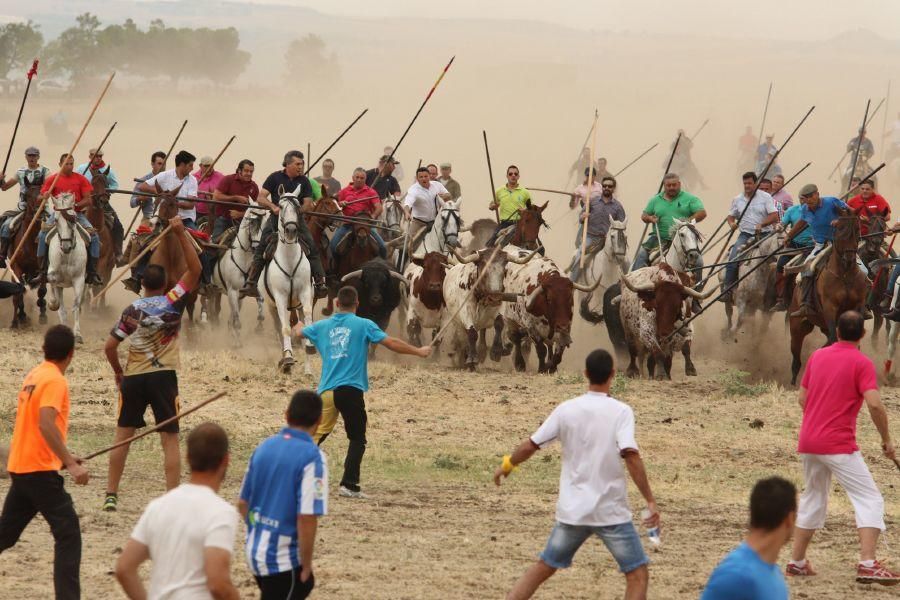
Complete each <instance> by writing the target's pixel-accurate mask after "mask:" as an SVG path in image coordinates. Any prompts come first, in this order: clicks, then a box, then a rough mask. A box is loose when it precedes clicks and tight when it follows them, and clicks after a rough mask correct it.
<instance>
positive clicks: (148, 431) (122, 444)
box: [82, 392, 227, 460]
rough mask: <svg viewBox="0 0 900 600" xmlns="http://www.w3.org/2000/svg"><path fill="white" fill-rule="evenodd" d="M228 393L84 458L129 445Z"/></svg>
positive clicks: (223, 393)
mask: <svg viewBox="0 0 900 600" xmlns="http://www.w3.org/2000/svg"><path fill="white" fill-rule="evenodd" d="M226 394H227V392H219V393H218V394H216V395H215V396H212V397H211V398H207V399H206V400H204V401H203V402H201V403H200V404H198V405H197V406H192V407H191V408H189V409H187V410H183V411H181V412H180V413H178V414H177V415H174V416H172V417H169V418H168V419H166V420H165V421H162V422H161V423H157V424H156V425H155V426H153V427H151V428H150V429H148V430H147V431H142V432H141V433H138V434H136V435H133V436H131V437H130V438H128V439H127V440H122V441H121V442H116V443H115V444H113V445H112V446H107V447H106V448H103V449H102V450H97V451H96V452H91V453H90V454H88V455H87V456H85V457H84V458H83V459H82V460H91V459H92V458H97V457H98V456H100V455H101V454H106V453H107V452H109V451H111V450H115V449H116V448H121V447H122V446H127V445H129V444H131V443H132V442H135V441H137V440H139V439H141V438H142V437H147V436H148V435H150V434H151V433H155V432H157V431H159V430H160V429H162V428H163V427H165V426H166V425H168V424H169V423H174V422H175V421H178V420H179V419H183V418H184V417H186V416H188V415H189V414H191V413H192V412H197V411H198V410H200V409H201V408H203V407H204V406H206V405H207V404H209V403H210V402H213V401H215V400H218V399H219V398H221V397H222V396H225V395H226Z"/></svg>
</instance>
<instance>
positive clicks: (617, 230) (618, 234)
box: [604, 215, 628, 273]
mask: <svg viewBox="0 0 900 600" xmlns="http://www.w3.org/2000/svg"><path fill="white" fill-rule="evenodd" d="M627 225H628V217H625V219H624V220H622V221H616V220H615V219H613V218H612V215H610V217H609V231H608V232H607V234H606V246H604V250H605V251H606V252H607V253H609V254H610V255H611V256H610V258H612V259H613V261H614V262H615V263H616V264H618V265H619V268H621V269H622V272H623V273H627V272H628V236H627V235H626V234H625V227H626V226H627Z"/></svg>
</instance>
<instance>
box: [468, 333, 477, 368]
mask: <svg viewBox="0 0 900 600" xmlns="http://www.w3.org/2000/svg"><path fill="white" fill-rule="evenodd" d="M466 341H467V344H466V367H467V368H468V369H469V371H472V372H473V373H474V372H475V365H477V364H478V350H477V349H476V347H475V346H476V344H477V343H478V330H477V329H475V327H474V326H472V327H469V328H468V329H467V330H466Z"/></svg>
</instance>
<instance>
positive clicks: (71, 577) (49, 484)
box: [0, 325, 88, 600]
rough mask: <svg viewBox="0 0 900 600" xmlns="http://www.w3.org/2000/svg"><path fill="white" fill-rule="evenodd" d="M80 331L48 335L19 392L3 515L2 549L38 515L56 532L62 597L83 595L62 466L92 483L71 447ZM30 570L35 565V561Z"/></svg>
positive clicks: (56, 582) (77, 530)
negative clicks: (71, 378)
mask: <svg viewBox="0 0 900 600" xmlns="http://www.w3.org/2000/svg"><path fill="white" fill-rule="evenodd" d="M74 352H75V335H74V334H73V333H72V330H71V329H69V328H68V327H66V326H65V325H54V326H53V327H51V328H50V329H48V330H47V333H46V334H44V362H42V363H41V364H40V365H38V366H37V367H35V368H34V369H32V370H31V371H30V372H29V373H28V375H26V376H25V381H24V382H23V383H22V388H21V390H19V399H18V408H17V409H16V424H15V428H14V429H13V436H12V442H11V444H10V448H9V461H8V462H7V465H6V468H7V470H8V471H9V475H10V478H11V479H12V484H11V485H10V487H9V492H8V493H7V494H6V501H5V502H4V503H3V512H2V513H0V553H2V552H3V551H5V550H9V549H10V548H12V547H13V546H15V545H16V542H18V541H19V536H21V535H22V532H23V531H24V530H25V528H26V527H27V526H28V524H29V523H31V520H32V519H34V517H35V515H37V514H38V513H40V514H41V516H42V517H44V519H45V520H46V521H47V523H48V524H49V525H50V531H51V532H52V533H53V541H54V548H53V588H54V589H55V591H56V598H57V600H68V599H77V598H80V597H81V578H80V575H79V570H80V568H81V526H80V524H79V522H78V515H77V514H76V513H75V506H74V505H73V504H72V497H71V496H70V495H69V493H68V492H66V490H65V487H64V486H63V478H62V476H60V474H59V472H58V471H59V470H60V469H63V468H65V469H66V470H67V471H68V472H69V475H71V476H72V479H74V480H75V483H76V484H78V485H86V484H87V482H88V472H87V470H86V469H85V468H84V467H83V466H82V464H81V460H80V459H78V458H76V457H75V456H73V455H72V453H71V452H69V450H68V449H67V448H66V434H67V433H68V429H69V383H68V382H67V381H66V369H67V368H68V367H69V365H70V364H71V363H72V356H73V354H74ZM27 568H28V569H34V568H35V565H33V564H29V565H28V567H27Z"/></svg>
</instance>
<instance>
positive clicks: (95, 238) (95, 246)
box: [37, 213, 100, 258]
mask: <svg viewBox="0 0 900 600" xmlns="http://www.w3.org/2000/svg"><path fill="white" fill-rule="evenodd" d="M75 217H76V218H77V220H78V224H79V225H81V226H82V227H84V228H85V229H87V230H88V231H90V232H91V243H90V244H89V245H88V253H89V254H90V255H91V258H100V236H99V235H97V232H96V231H94V226H93V225H91V222H90V221H88V218H87V216H86V215H85V214H84V213H75ZM53 223H56V213H53V214H52V215H50V216H49V217H48V218H47V224H48V225H52V224H53ZM37 255H38V256H39V257H43V256H47V232H46V231H41V232H40V233H39V234H38V251H37Z"/></svg>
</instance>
